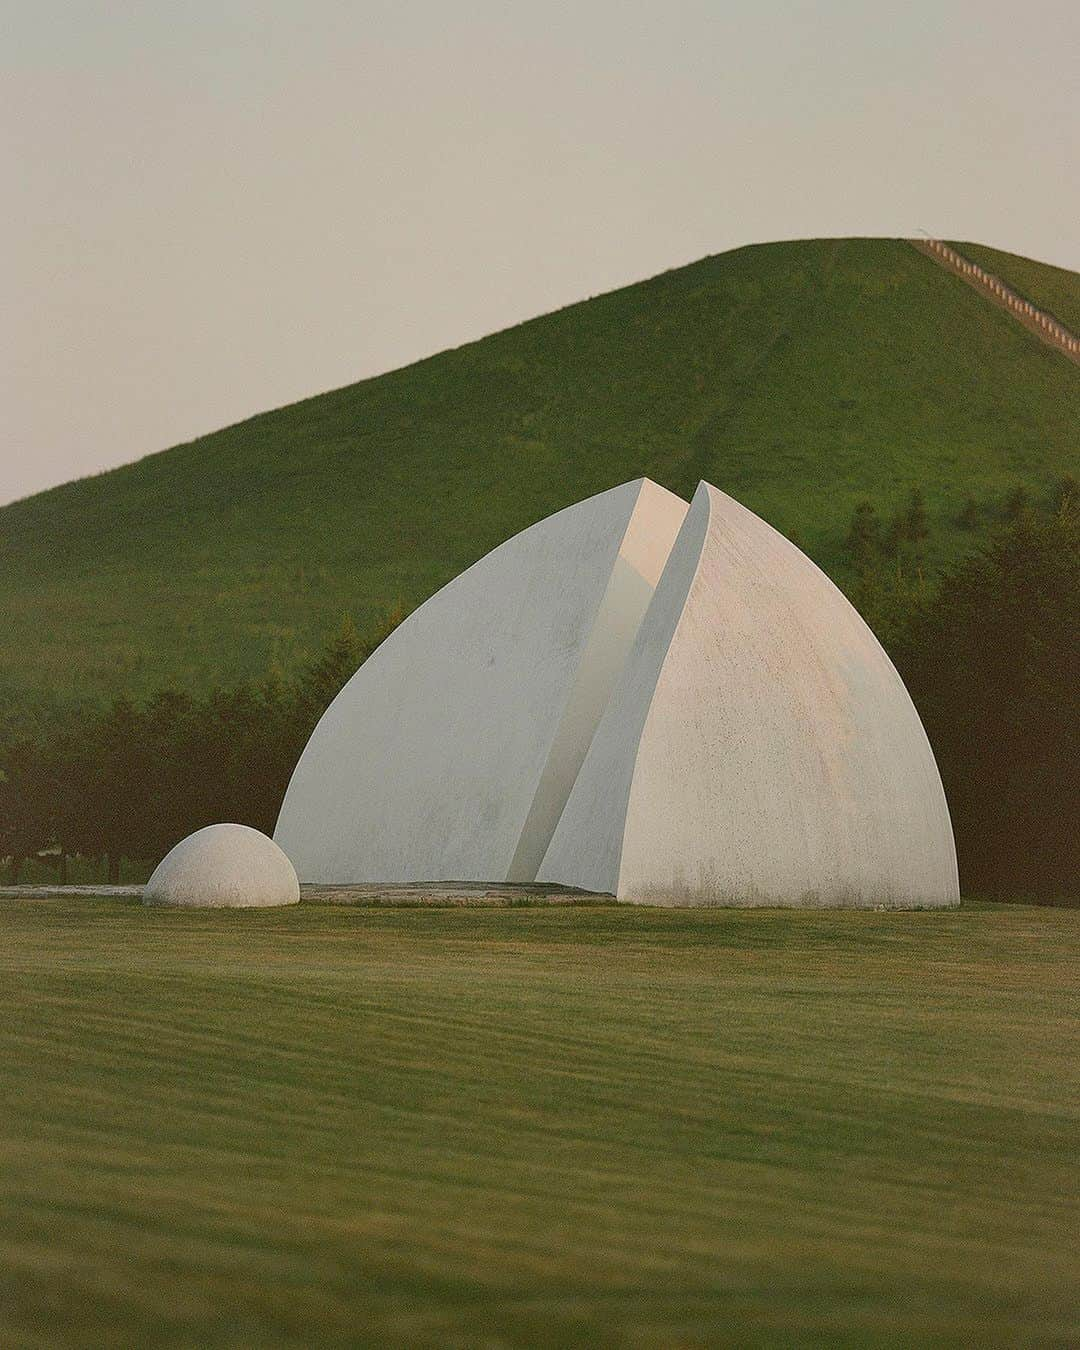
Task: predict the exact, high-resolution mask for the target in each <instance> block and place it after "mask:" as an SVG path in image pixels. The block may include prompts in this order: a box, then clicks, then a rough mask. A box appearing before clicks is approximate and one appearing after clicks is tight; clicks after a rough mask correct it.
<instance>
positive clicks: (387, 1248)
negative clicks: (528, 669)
mask: <svg viewBox="0 0 1080 1350" xmlns="http://www.w3.org/2000/svg"><path fill="white" fill-rule="evenodd" d="M1078 960H1080V929H1078V928H1077V924H1076V914H1075V912H1074V911H1066V910H1058V911H1055V910H1042V911H1037V910H1032V909H1029V908H1026V907H1024V906H1019V905H1013V906H996V907H987V906H975V907H970V906H969V907H965V908H964V909H963V910H955V911H939V912H937V913H907V914H897V913H891V914H874V913H872V912H867V911H863V912H858V913H856V912H850V911H849V912H846V913H845V912H832V913H827V912H816V913H815V912H812V911H801V912H799V911H786V912H777V911H774V912H771V913H770V912H763V911H748V910H743V911H738V910H698V911H693V910H651V909H639V908H636V907H633V906H630V907H608V908H601V909H590V908H574V909H572V910H556V909H510V910H466V911H461V910H451V911H446V910H443V911H435V912H430V911H429V912H418V911H415V910H414V911H407V910H406V911H402V910H398V911H392V910H350V909H347V908H329V907H325V908H321V907H317V906H311V905H298V906H296V907H295V908H293V909H291V910H286V911H266V910H264V911H245V912H238V911H232V912H224V911H218V912H207V911H202V912H199V911H165V910H153V909H149V910H147V909H143V908H142V907H141V906H139V905H122V904H118V903H115V902H95V901H88V900H70V899H68V900H62V901H53V902H47V903H29V902H27V901H12V900H4V901H0V1094H2V1099H3V1101H4V1103H5V1105H4V1111H3V1115H2V1123H0V1147H2V1148H3V1156H4V1161H5V1164H6V1165H5V1166H4V1167H3V1168H2V1169H0V1232H2V1234H3V1240H2V1242H0V1342H2V1343H3V1344H4V1345H5V1346H38V1345H40V1346H44V1345H49V1346H66V1345H72V1346H79V1347H90V1346H103V1347H104V1346H116V1345H140V1346H157V1345H161V1346H172V1347H175V1346H231V1347H241V1346H271V1345H296V1346H311V1345H318V1346H338V1345H349V1346H362V1345H371V1346H380V1347H381V1346H388V1345H414V1346H477V1345H485V1346H503V1347H508V1346H515V1345H528V1346H541V1345H542V1346H569V1345H588V1346H598V1347H604V1346H607V1347H615V1346H634V1347H638V1348H639V1350H660V1348H661V1347H664V1348H665V1350H666V1348H667V1347H673V1346H680V1347H700V1346H706V1345H709V1346H711V1345H736V1346H772V1347H790V1346H819V1347H836V1346H846V1347H854V1346H874V1347H883V1346H931V1345H932V1346H957V1347H959V1346H972V1345H979V1346H1020V1345H1024V1346H1032V1345H1040V1346H1066V1345H1076V1344H1077V1343H1078V1338H1080V1307H1078V1304H1077V1299H1076V1289H1077V1281H1078V1279H1080V1251H1078V1248H1077V1244H1076V1233H1077V1225H1078V1223H1080V1205H1078V1200H1077V1188H1076V1158H1077V1151H1078V1149H1080V1053H1078V1049H1080V1046H1078V1043H1077V1026H1078V1025H1080V1021H1078V1018H1080V988H1078V985H1077V982H1076V978H1075V972H1076V967H1077V962H1078Z"/></svg>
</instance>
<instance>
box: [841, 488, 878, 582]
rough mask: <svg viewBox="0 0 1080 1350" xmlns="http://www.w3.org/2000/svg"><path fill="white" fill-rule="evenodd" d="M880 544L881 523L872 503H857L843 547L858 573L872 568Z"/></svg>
mask: <svg viewBox="0 0 1080 1350" xmlns="http://www.w3.org/2000/svg"><path fill="white" fill-rule="evenodd" d="M880 542H881V523H880V521H879V520H878V517H877V512H876V511H875V510H874V505H873V503H872V502H868V501H861V502H859V503H857V505H856V507H855V510H854V512H853V513H852V517H851V525H850V527H849V529H848V533H847V539H846V540H845V547H846V548H847V551H848V556H849V557H850V558H851V561H852V562H853V563H854V564H855V566H856V567H857V568H858V569H859V571H860V572H866V571H868V570H869V568H870V567H872V566H873V564H874V561H875V559H876V557H877V553H878V549H879V546H880Z"/></svg>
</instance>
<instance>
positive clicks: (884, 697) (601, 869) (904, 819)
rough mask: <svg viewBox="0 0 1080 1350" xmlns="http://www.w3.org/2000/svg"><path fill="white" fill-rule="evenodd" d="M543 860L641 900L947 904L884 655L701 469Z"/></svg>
mask: <svg viewBox="0 0 1080 1350" xmlns="http://www.w3.org/2000/svg"><path fill="white" fill-rule="evenodd" d="M539 876H540V879H542V880H545V881H554V882H565V883H568V884H570V885H574V886H581V887H583V888H585V889H589V890H597V891H608V892H611V893H613V894H615V895H617V896H618V897H619V898H620V899H625V900H632V901H639V902H643V903H651V904H667V905H677V904H698V905H700V904H714V905H786V906H838V907H848V906H878V905H884V906H887V907H891V906H919V907H934V906H943V905H955V904H958V903H959V899H960V894H959V887H958V882H957V871H956V853H955V849H954V845H953V837H952V828H951V825H950V822H949V812H948V807H947V805H946V802H945V794H944V791H943V789H942V786H941V779H940V777H939V775H938V771H937V765H936V764H935V762H934V757H933V754H932V752H931V749H930V745H929V743H928V741H927V739H926V734H925V732H924V731H923V728H922V723H921V722H920V721H919V717H918V714H917V713H916V711H915V708H914V706H913V704H912V702H911V700H910V698H909V697H908V694H907V690H906V689H905V688H904V686H903V683H902V682H901V680H900V677H899V675H898V674H897V673H896V671H895V669H894V668H893V666H892V663H891V662H890V661H889V658H888V657H887V656H886V655H885V652H884V651H883V650H882V648H881V646H880V645H879V644H878V641H877V639H876V638H875V637H874V635H873V633H871V631H870V629H869V628H868V627H867V626H866V624H865V623H864V622H863V621H862V619H861V618H860V617H859V615H858V613H857V612H856V611H855V609H854V608H853V607H852V605H850V604H849V603H848V601H847V600H846V599H845V598H844V596H843V595H842V594H841V593H840V591H839V590H837V588H836V587H835V586H834V585H833V583H832V582H831V581H830V580H829V579H828V577H826V576H825V574H824V573H823V572H821V571H820V570H819V569H818V568H817V567H816V566H815V565H814V564H813V563H812V562H811V561H810V560H809V558H807V557H806V556H805V555H804V554H803V553H801V552H800V551H799V549H797V548H796V547H795V545H794V544H792V543H791V542H790V541H789V540H787V539H785V538H784V537H783V535H780V534H778V533H777V532H776V531H775V530H773V529H772V528H771V527H770V526H768V525H766V524H765V522H764V521H763V520H760V519H759V518H758V517H757V516H755V515H753V514H752V513H751V512H750V511H747V510H746V509H745V508H744V507H742V506H740V505H739V504H738V502H735V501H733V500H732V499H731V498H730V497H727V496H725V495H724V493H722V492H719V491H718V490H717V489H716V488H714V487H710V486H709V485H708V484H706V483H702V484H701V485H700V486H699V488H698V490H697V493H696V495H695V497H694V501H693V504H692V505H691V507H690V511H689V513H688V515H687V517H686V521H685V524H684V525H683V528H682V531H681V533H680V535H679V539H678V542H677V543H676V545H675V548H674V549H673V551H672V553H671V557H670V559H669V561H668V565H667V568H666V569H665V571H664V575H663V578H662V580H661V581H660V584H659V585H658V587H657V589H656V593H655V595H654V596H653V600H652V604H651V605H650V608H649V612H648V614H647V615H646V617H645V620H644V622H643V623H642V625H641V630H640V632H639V634H638V637H637V641H636V643H635V646H634V650H633V652H632V653H631V655H630V657H629V659H628V661H627V663H626V668H625V670H624V671H623V675H622V678H621V680H620V682H619V685H618V687H617V689H616V690H615V692H614V694H613V696H612V698H611V700H610V702H609V704H608V707H607V709H606V711H605V714H604V717H603V719H602V721H601V723H600V726H599V727H598V728H597V731H596V734H595V736H594V737H593V740H592V743H591V745H590V747H589V751H588V754H587V755H586V757H585V760H584V763H583V765H582V768H581V771H580V773H579V774H578V777H577V780H576V782H575V784H574V788H573V791H572V792H571V794H570V798H569V800H568V802H567V804H566V808H565V810H564V811H563V814H562V817H561V819H560V821H559V825H558V828H557V830H556V831H555V834H554V837H553V838H552V841H551V845H550V847H549V848H548V851H547V855H546V857H545V859H544V862H543V865H542V866H541V868H540V873H539Z"/></svg>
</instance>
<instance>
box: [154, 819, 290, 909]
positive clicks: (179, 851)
mask: <svg viewBox="0 0 1080 1350" xmlns="http://www.w3.org/2000/svg"><path fill="white" fill-rule="evenodd" d="M299 899H300V883H299V882H298V881H297V879H296V870H295V869H294V867H293V865H292V863H291V862H290V861H289V859H288V858H287V857H286V856H285V854H284V853H283V852H282V851H281V849H280V848H279V847H278V846H277V844H275V843H274V841H273V840H272V839H270V838H268V837H267V836H266V835H265V834H263V833H262V832H261V831H259V830H253V829H251V827H250V826H248V825H207V826H206V827H205V829H202V830H196V831H195V833H194V834H189V835H188V837H187V838H186V839H181V840H180V842H179V843H178V844H177V845H176V847H175V848H172V849H170V850H169V852H168V853H166V855H165V857H164V858H162V860H161V862H159V863H158V865H157V867H156V868H155V870H154V875H153V876H152V877H151V878H150V880H149V881H148V882H147V883H146V887H145V889H144V891H143V904H144V905H193V906H199V907H202V908H213V907H218V906H221V907H225V908H233V909H235V908H241V907H255V906H266V905H295V904H296V902H297V901H298V900H299Z"/></svg>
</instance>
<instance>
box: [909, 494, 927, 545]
mask: <svg viewBox="0 0 1080 1350" xmlns="http://www.w3.org/2000/svg"><path fill="white" fill-rule="evenodd" d="M929 533H930V521H929V517H928V516H927V514H926V497H925V496H924V494H923V490H922V488H920V487H914V488H912V489H911V499H910V501H909V502H908V507H907V511H906V512H905V513H904V537H905V539H907V540H908V542H909V543H911V544H913V545H914V546H915V548H916V549H918V548H921V547H922V545H923V544H924V543H925V541H926V538H927V536H928V535H929Z"/></svg>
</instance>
